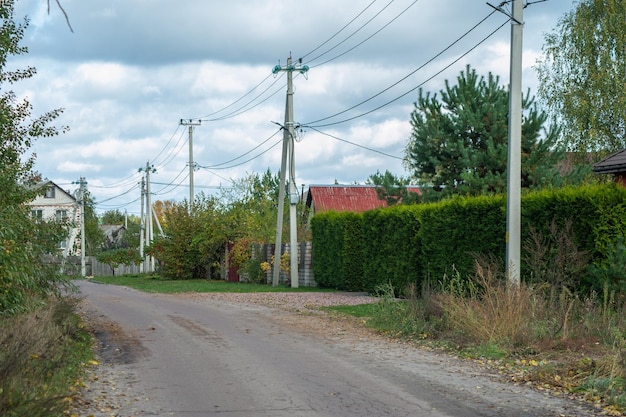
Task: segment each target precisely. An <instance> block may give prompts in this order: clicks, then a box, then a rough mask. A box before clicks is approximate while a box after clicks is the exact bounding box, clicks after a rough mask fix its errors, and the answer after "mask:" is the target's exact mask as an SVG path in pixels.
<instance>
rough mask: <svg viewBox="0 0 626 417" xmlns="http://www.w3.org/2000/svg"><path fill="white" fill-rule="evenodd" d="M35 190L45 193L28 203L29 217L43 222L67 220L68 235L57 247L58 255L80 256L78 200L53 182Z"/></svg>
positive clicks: (79, 207)
mask: <svg viewBox="0 0 626 417" xmlns="http://www.w3.org/2000/svg"><path fill="white" fill-rule="evenodd" d="M36 188H38V189H39V188H42V189H45V192H44V193H43V194H41V195H39V196H37V198H35V199H34V200H33V201H31V202H30V203H29V205H30V207H31V215H32V216H33V217H35V218H38V219H43V220H52V219H56V220H64V219H67V220H68V221H69V224H70V230H69V231H70V233H69V236H68V238H67V240H66V241H65V242H62V243H61V245H60V246H59V253H60V254H62V255H63V256H68V255H80V216H81V215H82V210H81V206H80V204H79V202H78V200H76V198H75V197H74V196H72V195H71V194H70V193H69V192H68V191H65V190H64V189H62V188H61V187H59V186H58V185H56V184H55V183H54V182H53V181H49V180H46V181H43V182H40V183H39V184H37V186H36Z"/></svg>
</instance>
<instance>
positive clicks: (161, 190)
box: [152, 167, 189, 195]
mask: <svg viewBox="0 0 626 417" xmlns="http://www.w3.org/2000/svg"><path fill="white" fill-rule="evenodd" d="M183 173H186V174H187V175H185V177H184V178H183V179H182V180H181V181H180V183H178V184H175V182H176V180H177V179H178V178H179V177H180V176H181V175H182V174H183ZM187 178H189V171H188V170H187V167H183V169H181V170H180V172H179V173H178V175H176V176H175V177H174V179H173V180H171V181H170V182H169V184H166V185H165V187H163V188H161V189H160V190H157V191H153V192H152V193H153V194H155V195H163V194H165V193H166V190H167V191H169V188H178V187H180V186H181V184H182V183H183V182H184V181H185V180H187Z"/></svg>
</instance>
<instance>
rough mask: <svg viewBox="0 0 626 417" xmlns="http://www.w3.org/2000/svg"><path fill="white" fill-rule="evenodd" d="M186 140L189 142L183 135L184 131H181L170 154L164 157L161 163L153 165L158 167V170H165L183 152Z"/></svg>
mask: <svg viewBox="0 0 626 417" xmlns="http://www.w3.org/2000/svg"><path fill="white" fill-rule="evenodd" d="M188 140H189V137H188V136H187V135H185V131H184V130H182V131H181V134H180V137H179V138H178V141H177V142H176V145H174V147H173V148H172V150H171V151H170V153H169V154H168V155H167V156H166V157H165V159H164V160H163V162H161V163H159V164H156V163H155V164H154V165H158V168H159V169H162V168H165V167H166V166H167V165H168V164H169V163H170V162H172V160H174V158H176V157H177V156H178V154H179V153H180V152H181V151H182V150H183V147H184V146H185V145H186V144H187V141H188Z"/></svg>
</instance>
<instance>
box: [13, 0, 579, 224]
mask: <svg viewBox="0 0 626 417" xmlns="http://www.w3.org/2000/svg"><path fill="white" fill-rule="evenodd" d="M528 2H529V3H531V4H529V5H528V7H527V8H525V9H524V22H525V28H524V78H523V83H524V86H523V88H524V89H526V88H530V89H531V92H532V93H535V92H536V87H537V80H536V74H535V71H534V70H533V68H532V67H533V65H534V64H535V62H536V59H537V58H538V57H539V56H540V54H541V47H542V44H543V39H544V34H545V33H547V32H550V31H552V30H553V28H554V27H555V26H556V23H557V21H558V19H559V18H560V17H561V16H562V15H563V14H564V13H566V12H568V11H569V10H571V9H572V8H573V1H570V0H546V1H535V0H529V1H528ZM16 3H17V4H16V16H18V17H20V18H21V17H24V16H28V18H29V19H30V26H29V28H28V29H27V31H26V35H25V39H24V42H23V44H24V45H25V46H28V48H29V54H28V55H24V56H22V57H20V58H19V59H14V60H13V65H15V66H24V65H32V66H35V67H36V68H37V70H38V74H37V75H36V76H35V77H34V78H33V79H32V80H29V81H26V82H21V83H19V84H18V85H15V86H14V90H15V91H16V93H17V94H18V95H19V96H23V97H28V99H29V100H30V101H31V102H32V104H33V106H34V114H40V113H43V112H45V111H48V110H50V109H53V108H64V109H65V112H64V114H63V116H62V117H61V119H60V120H59V123H58V124H62V125H67V126H69V127H70V131H69V132H68V133H66V134H63V135H61V136H59V137H56V138H51V139H42V140H40V141H39V142H37V143H36V145H35V147H34V149H33V151H34V152H35V153H36V154H37V165H36V169H37V170H38V171H39V172H41V173H42V175H43V176H44V177H47V178H49V179H51V180H53V181H55V182H56V183H58V184H59V185H61V186H62V187H63V188H66V189H69V190H74V189H75V188H76V186H75V185H72V181H76V180H78V179H79V178H80V177H85V178H86V180H87V181H88V188H89V190H90V191H91V193H92V194H93V196H94V197H95V199H96V202H97V203H98V211H99V212H104V211H106V210H111V209H119V210H121V211H124V210H127V211H128V213H131V214H139V212H140V203H139V199H140V188H139V182H140V180H141V176H142V173H139V172H138V168H140V167H145V166H146V164H147V163H150V164H153V165H154V167H155V168H156V173H155V174H153V175H151V179H152V181H153V185H152V191H153V193H154V194H155V196H154V197H153V199H161V200H170V199H171V200H176V201H182V200H183V199H185V198H188V197H189V188H188V185H189V168H188V166H189V145H188V140H187V139H188V130H187V129H188V128H187V127H185V126H182V125H181V124H180V121H181V119H185V120H194V121H195V120H197V119H201V120H202V122H201V125H200V126H197V127H196V128H195V129H194V133H193V144H194V146H193V153H194V163H195V164H197V165H198V166H199V169H198V170H196V171H195V172H194V184H195V191H196V192H197V193H198V192H201V191H203V192H205V193H214V192H215V191H216V187H219V186H225V187H227V186H229V185H231V183H232V182H231V181H232V180H237V179H241V178H243V177H244V176H246V175H247V174H250V173H259V172H264V171H265V170H267V169H268V168H269V169H270V170H272V171H273V172H277V171H278V170H279V168H280V160H281V150H282V149H281V146H280V141H281V138H282V133H281V132H280V127H279V126H278V125H276V124H275V123H274V122H278V123H281V124H282V123H284V110H285V93H286V76H285V73H284V72H280V73H278V74H276V75H274V74H272V68H273V67H274V66H276V65H282V66H284V65H285V63H286V60H287V57H288V56H289V55H290V54H291V56H292V57H293V59H294V61H297V60H298V59H300V58H302V62H303V64H306V65H308V66H309V67H310V69H309V71H308V73H307V74H306V76H304V75H299V74H296V75H294V89H295V95H294V119H295V122H296V123H297V124H301V125H302V126H312V127H303V128H302V131H301V132H300V131H299V132H298V138H297V139H298V142H297V143H296V146H295V149H296V151H295V160H296V163H295V167H296V182H297V184H298V186H299V188H300V187H301V185H302V184H305V186H308V185H309V184H332V183H334V182H335V181H337V182H339V183H345V184H351V183H355V182H358V183H361V184H363V183H364V182H365V181H366V180H367V178H368V177H369V176H370V175H371V174H373V173H375V172H376V171H381V172H384V171H385V170H390V171H391V172H393V173H395V174H396V175H401V176H407V175H408V174H409V173H408V172H406V171H405V170H404V167H403V165H402V160H401V159H402V157H403V156H404V149H405V147H406V144H407V141H408V138H409V135H410V130H411V128H410V124H409V120H410V113H411V110H412V108H413V102H414V101H415V99H416V97H417V94H418V88H420V87H422V88H423V89H424V90H425V91H432V92H436V91H438V90H439V89H441V88H442V87H443V85H444V81H445V80H446V79H450V80H454V79H456V77H457V75H458V74H459V72H460V71H461V70H462V69H463V68H464V67H465V66H466V65H468V64H470V65H472V66H473V67H474V68H476V69H477V71H478V72H479V73H480V74H485V75H486V74H487V73H488V72H489V71H491V72H493V73H494V74H496V75H499V76H500V80H501V82H502V84H506V83H507V82H508V77H509V41H510V24H509V23H507V20H508V18H507V17H506V16H505V15H503V14H502V13H499V12H495V13H493V14H492V12H493V11H494V10H493V9H492V8H491V7H490V6H489V5H487V4H486V3H485V1H482V0H481V1H475V0H418V1H415V0H350V1H338V0H309V1H287V0H230V1H224V0H220V1H218V0H201V1H198V0H195V1H193V0H178V1H176V2H172V1H164V0H107V1H103V0H89V1H84V0H61V4H62V6H63V7H64V9H65V11H66V12H67V15H68V17H69V21H70V24H71V26H72V28H73V32H71V31H70V29H69V28H68V25H67V23H66V20H65V17H64V16H63V14H62V12H61V10H60V9H59V8H58V7H57V6H56V4H55V1H54V0H51V5H50V6H51V10H50V13H49V14H48V11H47V3H46V1H45V0H17V2H16ZM491 4H494V5H498V4H499V2H498V1H494V2H492V3H491ZM503 8H504V9H510V5H505V6H503ZM489 15H491V16H489ZM488 16H489V17H488ZM485 18H487V19H486V20H484V22H483V23H481V24H480V25H478V26H477V28H476V29H474V30H473V31H471V32H470V33H469V34H467V35H466V36H464V35H465V34H466V32H468V31H469V30H470V29H472V27H474V26H475V25H477V24H478V23H479V22H481V21H482V20H483V19H485ZM503 24H504V26H503V27H501V28H500V29H499V30H497V29H498V27H500V26H501V25H503ZM494 31H495V33H493V34H492V32H494ZM455 41H458V42H456V43H455ZM450 45H452V46H450Z"/></svg>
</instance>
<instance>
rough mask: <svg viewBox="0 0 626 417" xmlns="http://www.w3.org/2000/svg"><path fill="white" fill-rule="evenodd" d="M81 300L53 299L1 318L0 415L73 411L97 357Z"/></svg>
mask: <svg viewBox="0 0 626 417" xmlns="http://www.w3.org/2000/svg"><path fill="white" fill-rule="evenodd" d="M77 302H78V301H77V300H76V299H70V298H63V299H58V298H49V299H46V300H44V301H43V302H41V303H39V306H38V307H36V308H33V309H31V310H29V311H28V312H25V313H21V314H18V315H16V316H13V317H9V318H3V319H2V321H0V345H1V346H2V350H1V351H0V415H2V416H6V417H18V416H32V417H44V416H45V417H51V416H61V415H63V412H64V411H66V410H67V409H68V407H69V405H70V404H71V403H72V401H73V395H74V394H75V391H76V389H77V384H78V383H79V382H78V381H79V378H80V376H81V374H82V371H83V369H84V365H85V363H87V362H88V361H90V360H92V359H93V357H92V350H91V336H90V335H89V332H88V331H87V330H86V329H84V328H82V322H81V319H80V317H79V316H78V315H77V314H76V312H75V307H76V304H77Z"/></svg>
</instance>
